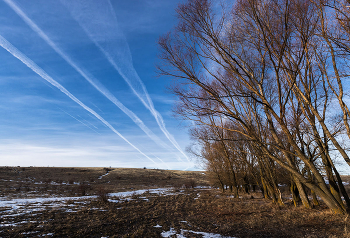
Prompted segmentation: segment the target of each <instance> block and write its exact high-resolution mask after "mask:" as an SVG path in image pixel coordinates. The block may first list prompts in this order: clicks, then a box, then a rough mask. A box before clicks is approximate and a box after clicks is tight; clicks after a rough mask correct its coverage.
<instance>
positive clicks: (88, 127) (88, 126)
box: [58, 108, 100, 134]
mask: <svg viewBox="0 0 350 238" xmlns="http://www.w3.org/2000/svg"><path fill="white" fill-rule="evenodd" d="M58 109H60V110H61V111H62V112H64V113H66V114H67V115H68V116H70V117H72V118H73V119H75V120H77V121H78V122H80V123H81V124H83V125H84V126H86V127H87V128H89V129H90V130H92V131H94V132H96V133H97V134H100V133H98V132H97V131H96V130H95V129H94V128H91V127H90V126H89V125H87V124H86V123H84V122H82V121H81V120H79V119H78V118H76V117H74V116H72V115H71V114H69V113H68V112H66V111H65V110H63V109H62V108H58ZM89 123H90V122H89ZM90 124H91V123H90ZM91 125H92V124H91ZM94 127H95V126H94ZM95 128H96V127H95Z"/></svg>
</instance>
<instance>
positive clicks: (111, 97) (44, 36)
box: [3, 0, 167, 148]
mask: <svg viewBox="0 0 350 238" xmlns="http://www.w3.org/2000/svg"><path fill="white" fill-rule="evenodd" d="M3 1H4V2H5V3H7V4H8V5H9V6H10V7H11V8H12V9H13V10H14V11H15V12H16V13H17V15H18V16H20V17H21V18H22V19H23V21H24V22H25V23H26V24H27V25H28V26H29V27H30V28H31V29H32V30H33V31H35V32H36V33H37V34H38V35H39V36H40V37H41V38H42V39H43V40H44V41H45V42H46V43H47V44H48V45H49V46H50V47H51V48H52V49H53V50H54V51H55V52H56V53H57V54H59V55H60V56H61V57H62V58H63V59H64V60H65V61H66V62H67V63H68V64H69V65H70V66H72V67H73V68H74V69H75V70H76V71H77V72H78V73H79V74H80V75H81V76H82V77H83V78H84V79H86V80H87V81H88V82H89V83H90V84H91V85H92V86H93V87H94V88H95V89H97V90H98V91H99V92H100V93H101V94H103V95H104V96H105V97H106V98H108V99H109V100H110V101H111V102H112V103H113V104H114V105H116V106H117V107H118V108H120V109H121V110H122V111H123V112H124V113H125V114H126V115H127V116H129V118H130V119H131V120H132V121H133V122H134V123H135V124H136V125H138V126H139V127H140V128H141V130H143V131H144V132H145V133H146V134H147V135H148V136H149V138H150V139H152V140H153V141H154V142H155V143H156V144H158V145H160V146H162V147H164V148H167V145H166V144H165V143H164V142H162V141H161V140H160V139H159V138H158V136H156V135H155V134H154V133H153V132H152V131H151V130H150V129H149V128H148V127H147V126H146V125H145V124H144V122H143V121H142V120H141V119H140V118H139V117H138V116H137V115H136V114H135V113H134V112H132V111H131V110H130V109H128V108H127V107H125V106H124V105H123V104H122V103H121V102H120V101H119V100H118V99H117V98H116V97H115V96H114V95H113V94H111V92H110V91H109V90H108V89H107V88H105V87H104V86H103V85H102V84H101V83H100V82H99V81H98V80H97V79H96V78H95V77H93V76H92V75H91V74H89V73H88V72H87V71H86V70H83V69H82V68H81V67H79V66H78V64H77V63H76V62H74V61H73V59H72V58H71V57H69V56H68V55H67V54H66V53H65V52H63V50H62V49H61V48H60V47H58V46H57V44H55V43H54V42H53V41H52V40H51V39H50V37H49V36H48V35H47V34H45V32H44V31H43V30H42V29H41V28H40V27H39V26H38V25H37V24H35V23H34V22H33V21H32V20H31V19H30V18H29V17H28V16H27V15H26V14H25V13H24V12H23V11H22V9H21V8H20V7H19V6H18V5H17V4H16V3H14V2H13V1H12V0H3ZM70 116H72V115H70ZM75 119H76V118H75ZM76 120H77V119H76Z"/></svg>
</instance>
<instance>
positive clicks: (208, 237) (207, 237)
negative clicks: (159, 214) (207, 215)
mask: <svg viewBox="0 0 350 238" xmlns="http://www.w3.org/2000/svg"><path fill="white" fill-rule="evenodd" d="M185 233H193V234H198V235H202V236H203V238H234V237H231V236H222V235H220V234H214V233H207V232H198V231H191V230H183V229H181V230H180V234H177V232H176V230H175V229H174V228H170V231H163V232H162V233H161V236H162V237H171V236H173V235H176V237H177V238H183V237H185V238H186V236H184V234H185Z"/></svg>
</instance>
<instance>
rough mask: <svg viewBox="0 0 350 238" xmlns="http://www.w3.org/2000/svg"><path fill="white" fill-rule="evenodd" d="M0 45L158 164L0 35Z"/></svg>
mask: <svg viewBox="0 0 350 238" xmlns="http://www.w3.org/2000/svg"><path fill="white" fill-rule="evenodd" d="M0 46H1V47H2V48H4V49H5V50H7V51H8V52H9V53H10V54H12V55H13V56H14V57H16V58H17V59H19V60H20V61H21V62H22V63H24V64H25V65H26V66H27V67H28V68H30V69H31V70H33V71H34V72H35V73H36V74H38V75H39V76H40V77H41V78H43V79H45V80H46V81H47V82H49V83H50V84H51V85H53V86H55V87H56V88H58V89H59V90H60V91H61V92H63V93H64V94H66V95H67V96H68V97H69V98H70V99H72V100H73V101H74V102H76V103H77V104H79V105H80V106H81V107H82V108H84V109H85V110H86V111H88V112H90V113H91V114H92V115H94V116H95V117H96V118H97V119H99V120H100V121H101V122H102V123H103V124H105V125H106V126H107V127H108V128H109V129H111V130H112V131H113V132H114V133H115V134H117V135H118V136H119V137H120V138H122V139H123V140H124V141H125V142H126V143H128V144H129V145H130V146H131V147H133V148H134V149H135V150H137V151H138V152H139V153H140V154H142V155H143V156H145V157H146V158H147V159H149V160H150V161H152V162H153V163H154V164H156V165H158V164H157V163H156V162H155V161H154V160H153V159H151V158H150V157H149V156H147V155H146V154H145V153H143V152H142V151H141V150H140V149H139V148H137V147H136V146H135V145H134V144H132V143H131V142H130V141H128V140H127V139H126V138H125V137H124V136H123V135H122V134H120V133H119V132H118V131H117V130H116V129H114V127H113V126H112V125H111V124H109V122H107V121H106V120H105V119H103V118H102V117H101V116H100V115H99V114H98V113H97V112H95V111H94V110H92V109H91V108H89V107H88V106H86V105H85V104H84V103H82V102H81V101H80V100H79V99H77V98H76V97H75V96H74V95H73V94H71V93H70V92H69V91H68V90H67V89H66V88H65V87H63V86H62V85H61V84H59V83H58V82H57V81H56V80H54V79H53V78H51V77H50V76H49V75H48V74H47V73H46V72H45V71H44V70H43V69H42V68H40V67H39V66H38V65H37V64H35V63H34V62H33V61H32V60H31V59H29V58H28V57H27V56H26V55H25V54H23V53H22V52H21V51H19V50H18V49H17V48H16V47H15V46H13V45H12V44H11V43H10V42H8V41H7V40H6V39H5V38H4V37H3V36H1V35H0Z"/></svg>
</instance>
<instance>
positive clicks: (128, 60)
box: [61, 0, 189, 162]
mask: <svg viewBox="0 0 350 238" xmlns="http://www.w3.org/2000/svg"><path fill="white" fill-rule="evenodd" d="M61 2H62V3H63V5H65V6H66V7H67V9H68V10H69V11H70V12H71V15H72V17H73V18H74V19H75V20H76V21H77V22H78V23H79V25H80V26H81V27H82V29H83V30H84V31H85V32H86V34H87V35H88V36H89V37H90V39H91V40H92V41H93V42H94V44H95V45H96V46H97V47H98V48H99V49H100V50H101V52H102V53H103V54H104V55H105V57H106V58H107V60H108V61H109V62H110V64H111V65H112V66H113V67H114V68H115V69H116V70H117V71H118V73H119V74H120V75H121V76H122V78H123V79H124V80H125V82H126V83H127V84H128V85H129V87H130V88H131V90H132V91H133V93H134V94H135V95H136V96H137V97H138V98H139V99H140V101H141V102H142V103H143V105H144V106H145V107H146V108H147V109H148V110H149V111H150V112H151V113H152V115H153V117H154V118H155V120H156V122H157V124H158V126H159V128H160V129H161V130H162V132H163V133H164V135H165V136H166V137H167V138H168V140H169V141H170V142H171V143H172V144H173V145H174V146H175V148H176V149H177V150H178V151H179V152H180V153H181V154H182V155H183V156H184V157H185V158H186V159H187V161H188V162H189V159H188V157H187V155H186V154H185V153H184V152H183V151H182V149H181V147H180V146H179V144H178V143H177V141H176V140H175V138H174V137H173V136H172V135H171V134H170V133H169V132H168V130H167V129H166V126H165V123H164V120H163V117H162V116H161V114H160V113H159V112H158V111H157V110H156V109H155V107H154V105H153V102H152V99H151V98H150V96H149V94H148V92H147V89H146V87H145V85H144V83H143V82H142V80H141V78H140V77H139V75H138V73H137V72H136V70H135V68H134V66H133V60H132V54H131V52H130V48H129V45H128V42H127V40H126V38H125V36H124V34H123V32H122V30H121V29H120V27H119V26H118V21H117V18H116V15H115V12H114V10H113V7H112V5H111V3H110V2H109V1H104V2H103V3H101V2H102V1H93V0H77V1H70V0H61ZM111 42H113V44H111Z"/></svg>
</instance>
